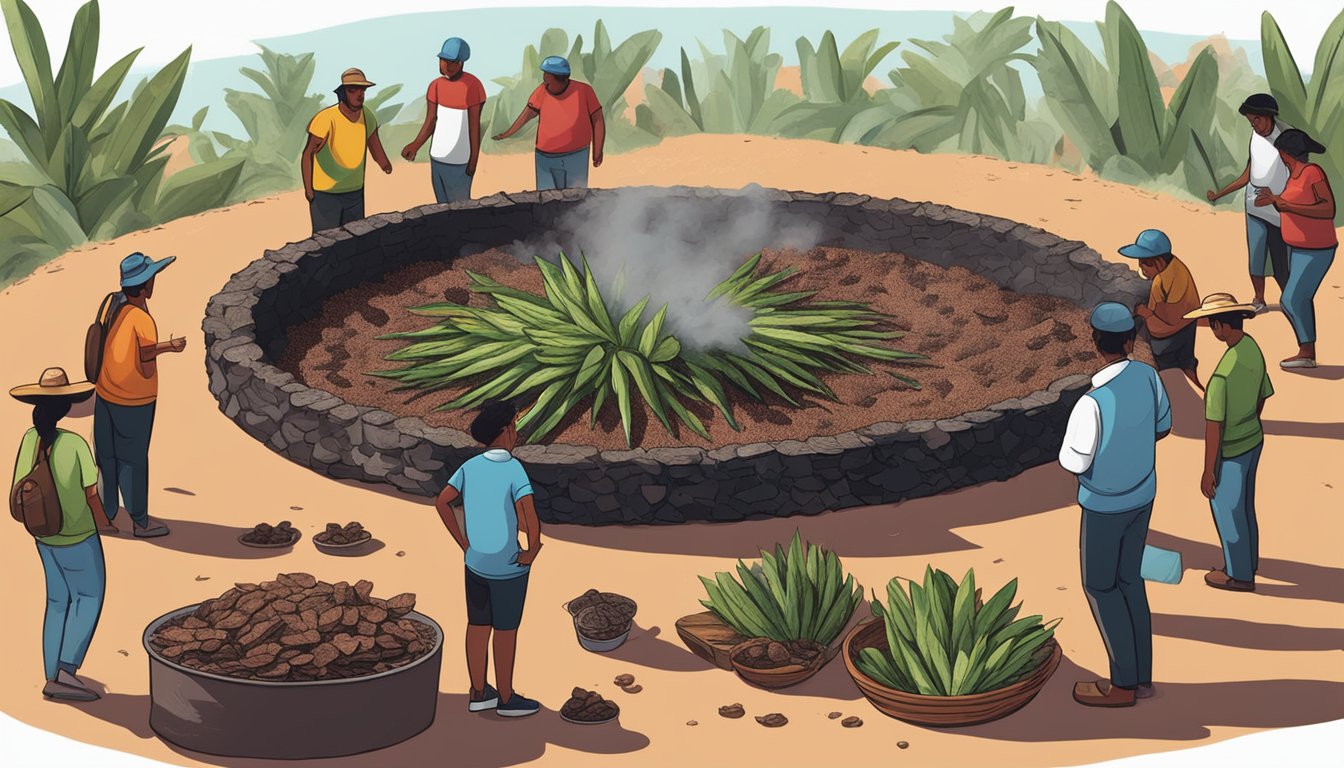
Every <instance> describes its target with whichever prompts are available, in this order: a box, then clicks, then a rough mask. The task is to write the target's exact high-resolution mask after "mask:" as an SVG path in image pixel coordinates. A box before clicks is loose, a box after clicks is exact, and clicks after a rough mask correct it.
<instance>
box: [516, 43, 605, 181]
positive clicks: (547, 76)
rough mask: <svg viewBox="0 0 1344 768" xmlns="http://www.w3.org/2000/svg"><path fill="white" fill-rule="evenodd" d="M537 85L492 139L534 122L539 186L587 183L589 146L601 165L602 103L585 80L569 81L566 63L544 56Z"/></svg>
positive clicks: (594, 157) (567, 64)
mask: <svg viewBox="0 0 1344 768" xmlns="http://www.w3.org/2000/svg"><path fill="white" fill-rule="evenodd" d="M541 72H542V75H541V80H542V83H541V85H539V86H537V89H536V90H535V91H533V92H532V96H531V97H530V98H529V99H528V100H527V106H526V107H524V108H523V111H522V113H521V114H519V115H518V119H517V120H514V121H513V125H511V126H509V129H508V130H507V131H505V132H503V133H501V134H498V135H496V136H495V137H494V138H495V141H503V140H504V139H507V138H509V137H510V136H512V135H513V134H515V133H517V132H518V131H519V130H520V129H521V128H522V127H523V126H524V125H526V124H527V122H528V121H529V120H531V119H532V118H534V117H540V118H541V120H540V121H539V122H538V124H537V163H536V165H537V189H571V188H581V187H587V186H588V147H589V145H592V162H593V167H594V168H596V167H598V166H600V165H602V146H603V144H605V143H606V137H607V127H606V123H605V122H604V121H603V119H602V105H601V104H600V103H598V100H597V94H596V93H595V92H594V91H593V89H592V86H590V85H588V84H587V83H581V82H578V81H574V80H570V77H569V74H570V71H569V62H568V61H566V60H565V59H563V58H561V57H559V56H547V57H546V58H545V59H544V60H543V61H542V62H541Z"/></svg>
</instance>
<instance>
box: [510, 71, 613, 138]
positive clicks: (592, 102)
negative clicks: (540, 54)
mask: <svg viewBox="0 0 1344 768" xmlns="http://www.w3.org/2000/svg"><path fill="white" fill-rule="evenodd" d="M527 106H529V107H531V108H533V109H535V110H537V112H539V113H540V114H539V115H538V117H537V119H538V121H539V123H540V124H539V125H538V126H537V151H538V152H546V153H547V154H552V155H563V154H565V153H567V152H578V151H579V150H581V149H585V148H587V147H588V145H589V144H591V143H592V142H593V124H592V119H591V115H592V114H593V113H594V112H596V111H598V110H600V109H602V105H601V104H599V103H598V101H597V94H596V93H594V92H593V88H592V86H590V85H588V84H587V83H581V82H579V81H578V80H570V81H569V87H568V88H566V89H565V92H564V93H562V94H560V95H559V96H556V95H554V94H552V93H551V92H550V91H548V90H546V84H545V83H542V84H541V85H539V86H537V90H535V91H533V92H532V96H531V97H530V98H528V100H527Z"/></svg>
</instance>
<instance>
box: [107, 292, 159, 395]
mask: <svg viewBox="0 0 1344 768" xmlns="http://www.w3.org/2000/svg"><path fill="white" fill-rule="evenodd" d="M157 343H159V329H158V328H157V327H156V326H155V325H154V318H152V317H150V316H149V313H148V312H146V311H145V310H143V309H141V308H139V307H136V306H128V307H125V308H123V309H122V310H121V313H120V314H119V315H117V321H116V322H115V323H113V324H112V329H111V330H110V331H109V332H108V334H107V346H106V347H104V349H103V367H102V369H101V370H100V371H99V372H98V383H97V384H96V385H95V386H96V389H97V391H98V396H99V397H101V398H103V399H104V400H106V401H107V402H109V403H114V404H116V405H149V404H150V403H152V402H154V400H155V399H156V398H157V397H158V396H159V373H158V367H157V366H155V367H154V369H153V372H152V373H151V374H150V375H149V376H146V375H145V374H144V364H142V363H141V362H140V348H141V347H149V346H153V345H155V344H157Z"/></svg>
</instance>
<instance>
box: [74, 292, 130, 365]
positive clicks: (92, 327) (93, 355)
mask: <svg viewBox="0 0 1344 768" xmlns="http://www.w3.org/2000/svg"><path fill="white" fill-rule="evenodd" d="M126 304H127V302H126V294H124V293H122V292H121V291H117V292H116V293H109V294H107V297H106V298H104V299H103V303H102V304H99V305H98V314H97V315H95V316H94V318H93V322H92V323H90V324H89V330H88V331H86V332H85V333H84V378H85V379H86V380H87V381H89V382H92V383H95V384H96V383H97V382H98V374H99V373H101V372H102V370H103V350H104V349H105V348H106V347H107V334H108V332H109V331H111V330H112V324H113V323H114V322H116V320H117V316H118V315H119V314H120V313H121V310H122V309H123V308H125V307H126Z"/></svg>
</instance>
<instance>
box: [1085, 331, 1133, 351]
mask: <svg viewBox="0 0 1344 768" xmlns="http://www.w3.org/2000/svg"><path fill="white" fill-rule="evenodd" d="M1138 332H1139V331H1138V329H1137V328H1131V329H1129V330H1128V331H1099V330H1097V329H1096V328H1093V329H1092V342H1093V343H1094V344H1096V345H1097V349H1098V350H1100V351H1101V353H1102V354H1105V355H1122V354H1124V353H1125V345H1126V344H1128V343H1129V342H1131V341H1133V340H1134V338H1135V336H1137V335H1138Z"/></svg>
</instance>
